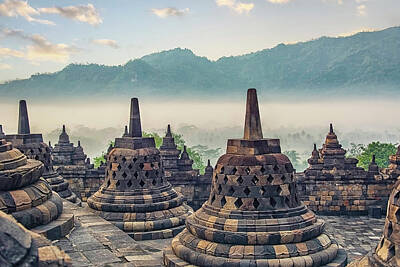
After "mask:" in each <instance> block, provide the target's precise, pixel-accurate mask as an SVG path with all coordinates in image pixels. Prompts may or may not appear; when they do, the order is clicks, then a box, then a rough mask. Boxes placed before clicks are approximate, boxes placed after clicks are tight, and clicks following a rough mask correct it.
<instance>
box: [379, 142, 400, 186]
mask: <svg viewBox="0 0 400 267" xmlns="http://www.w3.org/2000/svg"><path fill="white" fill-rule="evenodd" d="M383 172H384V173H385V174H387V175H389V176H390V177H391V178H393V179H397V177H399V176H400V145H399V146H398V147H397V152H396V154H394V155H391V156H390V157H389V166H388V168H386V169H385V170H383Z"/></svg>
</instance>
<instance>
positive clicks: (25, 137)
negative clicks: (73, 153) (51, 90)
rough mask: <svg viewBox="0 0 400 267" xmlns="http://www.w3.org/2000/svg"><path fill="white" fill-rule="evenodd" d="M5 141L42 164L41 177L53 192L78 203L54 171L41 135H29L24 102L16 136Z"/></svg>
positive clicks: (20, 108) (8, 136)
mask: <svg viewBox="0 0 400 267" xmlns="http://www.w3.org/2000/svg"><path fill="white" fill-rule="evenodd" d="M5 139H6V140H7V141H9V142H12V144H13V145H14V147H15V148H17V149H19V150H20V151H21V152H22V153H24V154H25V155H26V156H27V157H28V158H30V159H35V160H39V161H41V162H43V164H44V172H43V177H44V178H45V179H46V180H47V182H48V183H49V184H50V186H51V188H52V190H53V191H55V192H57V193H58V194H59V195H60V196H61V197H62V198H65V199H67V200H69V201H72V202H74V203H77V204H79V203H80V200H79V199H77V197H76V195H75V194H74V193H72V192H71V190H70V189H69V185H68V183H67V182H65V181H64V179H63V177H62V176H60V175H59V174H58V173H57V172H56V171H55V170H54V166H53V160H52V157H51V149H50V147H49V146H48V145H47V144H45V143H44V142H43V137H42V134H31V132H30V128H29V117H28V110H27V106H26V101H25V100H21V101H20V103H19V118H18V134H14V135H6V136H5Z"/></svg>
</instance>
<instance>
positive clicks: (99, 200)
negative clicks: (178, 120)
mask: <svg viewBox="0 0 400 267" xmlns="http://www.w3.org/2000/svg"><path fill="white" fill-rule="evenodd" d="M183 201H184V198H183V196H182V195H181V194H179V193H177V192H176V191H175V190H174V189H173V188H172V186H171V184H169V183H168V182H167V181H166V179H164V177H163V175H162V169H161V166H160V155H159V151H158V150H157V149H156V148H155V147H145V148H139V149H126V148H117V149H113V150H112V151H110V153H109V155H108V158H107V169H106V177H105V181H104V183H103V185H102V186H101V188H100V189H99V190H98V191H97V192H96V193H95V194H93V195H92V196H91V197H90V198H89V199H88V201H87V202H88V205H89V207H91V208H92V209H93V210H94V212H95V213H96V214H98V215H100V216H101V217H102V218H104V219H106V220H108V221H111V222H112V223H113V224H114V225H116V226H117V227H118V228H120V229H122V230H124V231H125V232H128V234H129V235H131V236H132V237H133V238H134V239H136V240H144V239H160V238H170V237H173V236H175V235H176V234H178V233H179V232H180V231H182V229H183V228H184V223H185V219H186V217H187V216H188V215H190V214H191V209H190V208H189V207H188V206H186V205H185V204H184V203H183Z"/></svg>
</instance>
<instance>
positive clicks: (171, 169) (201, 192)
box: [160, 124, 212, 210]
mask: <svg viewBox="0 0 400 267" xmlns="http://www.w3.org/2000/svg"><path fill="white" fill-rule="evenodd" d="M160 155H161V162H162V165H163V170H164V177H165V178H166V179H167V180H168V182H170V183H171V184H172V186H173V187H174V188H175V190H176V191H178V192H179V193H182V194H183V196H184V197H185V201H186V203H187V204H188V205H189V206H191V207H192V208H193V209H195V210H197V209H198V208H200V207H201V205H202V204H203V203H204V201H206V200H207V199H208V196H209V195H210V188H211V178H212V167H211V166H208V169H207V172H205V173H204V174H203V175H200V173H199V170H197V169H193V160H192V159H190V157H189V154H188V152H187V148H186V146H184V147H183V151H182V153H181V151H180V150H179V149H178V148H177V146H176V144H175V139H174V137H173V135H172V132H171V126H170V125H169V124H168V127H167V132H166V134H165V137H164V138H163V142H162V145H161V147H160ZM210 168H211V172H210Z"/></svg>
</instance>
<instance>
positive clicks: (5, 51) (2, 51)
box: [0, 47, 24, 57]
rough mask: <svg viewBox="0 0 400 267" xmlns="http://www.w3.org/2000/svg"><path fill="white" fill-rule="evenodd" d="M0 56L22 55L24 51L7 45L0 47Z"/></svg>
mask: <svg viewBox="0 0 400 267" xmlns="http://www.w3.org/2000/svg"><path fill="white" fill-rule="evenodd" d="M0 57H24V53H23V52H21V51H18V50H14V49H10V48H7V47H0Z"/></svg>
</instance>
